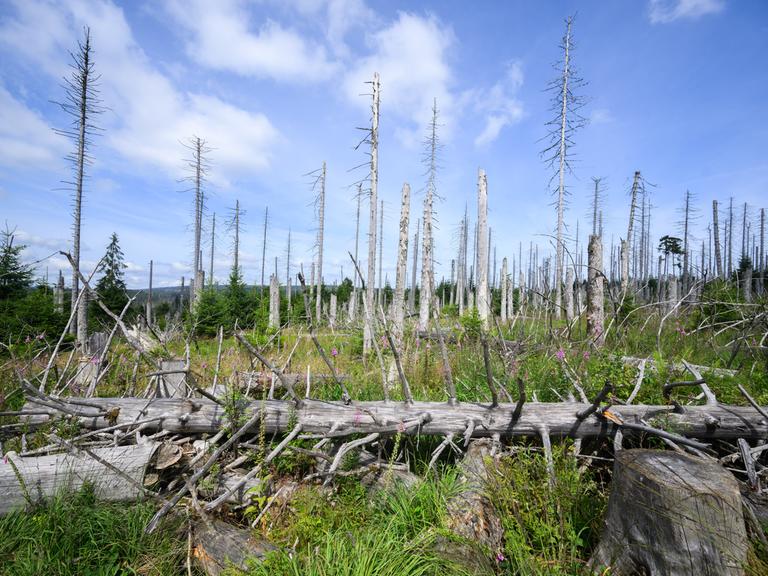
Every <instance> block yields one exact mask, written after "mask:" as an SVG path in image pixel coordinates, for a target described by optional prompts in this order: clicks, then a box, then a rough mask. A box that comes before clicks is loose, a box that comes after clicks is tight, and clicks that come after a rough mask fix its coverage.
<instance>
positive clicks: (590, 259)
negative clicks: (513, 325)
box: [521, 235, 605, 346]
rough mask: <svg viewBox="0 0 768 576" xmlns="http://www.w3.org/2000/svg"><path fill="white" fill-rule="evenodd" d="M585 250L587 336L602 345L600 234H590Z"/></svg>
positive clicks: (601, 249)
mask: <svg viewBox="0 0 768 576" xmlns="http://www.w3.org/2000/svg"><path fill="white" fill-rule="evenodd" d="M587 250H588V251H587V266H588V271H587V336H588V337H589V339H590V340H591V341H592V342H593V343H594V345H595V346H602V345H603V343H604V342H605V332H604V328H603V322H604V320H605V312H604V305H605V296H604V293H603V278H604V275H603V239H602V238H601V237H600V236H595V235H592V236H590V237H589V247H588V249H587ZM521 282H522V280H521Z"/></svg>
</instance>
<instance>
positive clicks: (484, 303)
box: [477, 168, 490, 330]
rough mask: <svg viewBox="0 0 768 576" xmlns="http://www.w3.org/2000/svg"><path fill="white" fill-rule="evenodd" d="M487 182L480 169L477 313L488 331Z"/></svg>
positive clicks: (478, 180)
mask: <svg viewBox="0 0 768 576" xmlns="http://www.w3.org/2000/svg"><path fill="white" fill-rule="evenodd" d="M487 261H488V180H487V178H486V176H485V171H484V170H483V169H482V168H481V169H480V171H479V172H478V174H477V313H478V315H479V316H480V321H481V322H482V323H483V328H484V329H486V330H487V329H488V319H489V315H490V306H489V302H488V266H487Z"/></svg>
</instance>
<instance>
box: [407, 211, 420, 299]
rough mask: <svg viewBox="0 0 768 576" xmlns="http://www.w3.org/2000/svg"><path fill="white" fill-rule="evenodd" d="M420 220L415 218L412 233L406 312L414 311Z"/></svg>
mask: <svg viewBox="0 0 768 576" xmlns="http://www.w3.org/2000/svg"><path fill="white" fill-rule="evenodd" d="M420 224H421V220H418V219H417V220H416V233H415V234H414V235H413V263H412V266H413V267H412V268H411V290H410V292H408V313H409V314H414V313H415V312H416V278H417V277H418V276H417V273H418V269H419V225H420Z"/></svg>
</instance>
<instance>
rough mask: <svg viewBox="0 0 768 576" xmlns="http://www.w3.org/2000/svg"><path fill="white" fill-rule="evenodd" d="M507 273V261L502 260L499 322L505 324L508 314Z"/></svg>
mask: <svg viewBox="0 0 768 576" xmlns="http://www.w3.org/2000/svg"><path fill="white" fill-rule="evenodd" d="M508 280H509V278H508V271H507V259H506V258H502V260H501V278H500V281H501V310H500V312H501V321H502V322H506V321H507V318H508V316H507V313H508V308H509V305H508V298H509V297H510V295H509V287H508V286H507V282H508Z"/></svg>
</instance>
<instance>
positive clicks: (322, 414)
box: [25, 398, 768, 440]
mask: <svg viewBox="0 0 768 576" xmlns="http://www.w3.org/2000/svg"><path fill="white" fill-rule="evenodd" d="M63 402H64V407H65V408H66V411H68V412H69V413H71V414H76V415H79V418H80V424H81V426H83V427H84V428H87V429H102V428H107V427H113V426H115V425H118V426H124V427H125V428H129V427H131V426H132V425H133V424H134V423H143V426H144V427H145V429H149V430H168V431H171V432H179V433H186V434H202V433H207V434H213V433H216V432H218V431H219V430H220V429H221V428H222V427H223V426H226V425H227V419H226V414H225V410H224V409H223V407H222V406H220V405H218V404H216V403H215V402H212V401H210V400H207V399H192V398H184V399H172V398H156V399H153V400H152V401H151V402H149V403H148V402H147V401H146V400H143V399H139V398H91V399H89V405H88V406H83V405H82V404H75V403H72V402H68V401H66V400H63ZM57 406H58V404H51V406H49V407H48V411H49V412H51V413H56V412H57ZM261 406H263V407H264V426H265V429H266V432H267V433H270V434H271V433H280V432H287V431H288V430H290V429H291V428H292V427H293V426H294V424H295V423H299V424H301V425H302V433H303V434H313V435H323V434H326V433H329V431H330V430H331V428H332V427H334V431H333V432H332V433H330V434H329V435H330V436H333V437H345V436H350V435H353V434H371V433H373V432H379V433H384V434H388V433H392V434H394V433H397V431H398V430H402V429H404V428H406V427H407V428H408V433H411V434H415V433H417V432H418V433H420V434H427V435H441V436H444V435H446V434H449V433H454V434H455V435H463V434H464V432H465V431H466V429H467V422H468V421H474V422H476V423H477V424H476V426H475V427H474V429H473V431H472V437H473V438H475V437H492V436H494V435H495V434H498V435H500V436H502V437H509V436H538V435H539V430H540V429H541V426H542V425H546V427H547V429H548V430H549V434H550V435H551V436H553V437H563V436H570V437H575V438H595V437H610V436H612V435H613V434H614V433H615V431H616V429H617V424H615V423H614V422H611V421H609V420H608V419H606V418H604V417H603V416H602V415H601V414H600V411H599V410H598V411H597V412H595V413H594V414H591V415H589V416H588V417H586V418H584V419H583V421H581V422H579V418H578V417H577V415H578V414H580V413H583V412H584V411H585V410H587V409H588V408H590V405H589V404H584V403H578V402H552V403H541V402H526V403H525V404H524V405H523V406H522V407H520V409H519V415H516V407H515V405H514V404H509V403H502V404H499V405H498V406H497V407H495V408H491V407H490V405H489V404H478V403H469V402H463V403H457V404H456V405H450V404H447V403H444V402H414V403H412V404H408V403H403V402H355V403H351V404H345V403H344V402H341V401H325V400H322V401H321V400H303V401H302V405H301V406H299V407H297V406H296V404H295V403H294V402H291V401H280V400H267V401H266V402H264V403H263V404H262V402H261V401H255V402H252V403H250V404H248V405H245V406H244V407H243V415H244V417H245V418H248V417H250V416H252V415H254V414H256V413H257V412H258V411H259V409H260V407H261ZM25 409H29V410H32V409H34V408H33V405H32V404H29V405H28V406H27V407H26V408H25ZM674 410H675V408H674V407H673V406H652V405H643V404H633V405H629V406H614V407H612V408H611V413H612V415H613V416H615V417H617V418H618V421H623V422H625V423H627V424H628V425H632V424H642V422H643V421H644V422H647V423H648V424H649V425H650V426H652V427H655V428H659V429H664V430H667V431H670V432H673V433H675V434H677V435H679V436H683V437H687V438H699V439H702V440H713V439H722V440H735V439H737V438H744V439H747V440H750V439H752V440H754V439H760V438H764V437H765V436H767V435H768V422H766V420H765V419H764V418H763V417H762V415H760V414H759V413H758V412H757V410H755V409H754V408H753V407H751V406H729V405H724V404H718V405H717V406H686V407H685V411H684V412H683V413H676V412H675V411H674ZM61 415H62V416H64V415H65V411H63V410H62V411H61ZM48 418H49V416H45V415H39V416H30V417H28V420H27V421H28V423H29V424H34V423H40V422H44V421H46V420H47V419H48ZM415 421H420V425H419V426H412V427H409V426H408V424H409V423H412V422H415ZM259 425H260V423H258V422H257V423H256V424H255V425H254V430H257V429H258V427H259ZM334 425H335V426H334ZM627 433H631V432H630V431H625V435H626V434H627Z"/></svg>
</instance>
